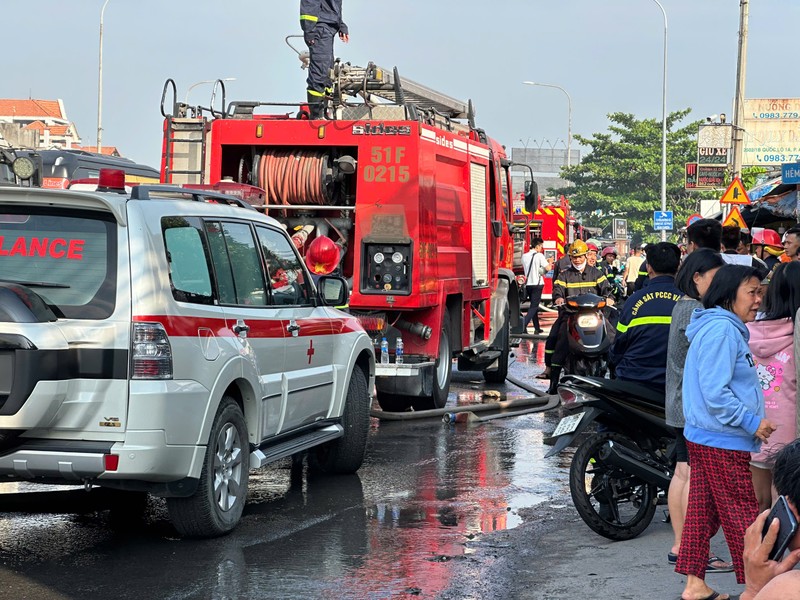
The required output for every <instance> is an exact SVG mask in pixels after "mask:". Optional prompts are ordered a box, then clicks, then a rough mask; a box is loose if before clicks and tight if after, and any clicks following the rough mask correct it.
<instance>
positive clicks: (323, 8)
mask: <svg viewBox="0 0 800 600" xmlns="http://www.w3.org/2000/svg"><path fill="white" fill-rule="evenodd" d="M300 27H302V29H303V39H304V40H305V42H306V45H307V46H308V51H309V64H308V79H306V83H308V89H307V90H306V93H307V97H308V108H309V117H310V118H311V119H321V118H322V117H323V116H324V115H325V96H326V95H327V94H330V93H332V92H333V80H332V79H331V69H332V68H333V38H334V37H335V36H336V34H337V33H338V34H339V39H340V40H342V41H343V42H344V43H345V44H346V43H347V42H348V41H350V34H349V32H348V29H347V25H345V24H344V21H342V0H300Z"/></svg>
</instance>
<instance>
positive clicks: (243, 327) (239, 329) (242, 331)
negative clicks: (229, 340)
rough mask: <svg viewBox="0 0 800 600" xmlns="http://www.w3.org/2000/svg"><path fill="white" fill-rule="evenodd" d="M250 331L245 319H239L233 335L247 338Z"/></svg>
mask: <svg viewBox="0 0 800 600" xmlns="http://www.w3.org/2000/svg"><path fill="white" fill-rule="evenodd" d="M249 331H250V325H248V324H247V323H245V322H244V319H237V320H236V325H234V326H233V333H235V334H236V335H238V336H239V337H240V338H246V337H247V333H248V332H249Z"/></svg>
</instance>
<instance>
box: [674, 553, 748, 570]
mask: <svg viewBox="0 0 800 600" xmlns="http://www.w3.org/2000/svg"><path fill="white" fill-rule="evenodd" d="M667 560H668V561H669V564H671V565H674V564H676V563H677V562H678V555H677V554H675V553H674V552H669V553H668V554H667ZM714 563H721V565H719V566H717V565H715V564H714ZM731 572H733V563H729V562H725V561H724V560H722V559H721V558H720V557H719V556H716V555H711V556H709V557H708V565H707V566H706V573H731Z"/></svg>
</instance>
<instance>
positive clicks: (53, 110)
mask: <svg viewBox="0 0 800 600" xmlns="http://www.w3.org/2000/svg"><path fill="white" fill-rule="evenodd" d="M0 115H2V116H8V117H13V116H20V117H51V118H56V119H64V118H65V117H64V115H63V114H61V105H60V103H59V101H58V100H11V99H0Z"/></svg>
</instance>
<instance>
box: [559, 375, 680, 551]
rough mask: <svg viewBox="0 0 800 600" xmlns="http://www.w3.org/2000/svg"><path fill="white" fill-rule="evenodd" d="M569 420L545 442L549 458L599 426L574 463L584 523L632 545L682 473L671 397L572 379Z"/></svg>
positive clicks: (566, 388) (566, 383) (562, 389)
mask: <svg viewBox="0 0 800 600" xmlns="http://www.w3.org/2000/svg"><path fill="white" fill-rule="evenodd" d="M558 395H559V397H560V398H561V405H562V406H563V407H564V408H565V409H566V410H567V411H568V412H570V413H572V414H570V415H568V416H566V417H564V418H563V419H561V422H560V423H559V424H558V426H557V427H556V429H555V431H553V433H552V435H551V436H550V438H549V439H547V440H545V443H553V447H552V448H551V449H550V450H549V451H548V452H547V454H546V455H545V457H550V456H554V455H556V454H559V453H560V452H562V451H563V450H564V449H565V448H566V447H568V446H570V445H571V444H572V443H573V442H574V441H575V439H576V438H577V437H578V436H579V435H581V434H582V433H583V432H585V431H586V430H587V429H588V428H589V427H590V426H591V425H592V424H593V423H597V424H598V425H599V427H598V428H597V430H596V432H594V433H591V434H589V436H588V437H587V438H586V440H585V441H583V443H582V444H581V445H580V446H579V447H578V449H577V450H576V451H575V454H574V455H573V457H572V463H571V464H570V470H569V488H570V494H571V495H572V501H573V502H574V504H575V508H576V509H577V511H578V514H579V515H580V516H581V519H583V521H584V522H585V523H586V524H587V525H588V526H589V527H590V528H591V529H592V530H593V531H595V532H596V533H598V534H600V535H602V536H604V537H606V538H608V539H611V540H629V539H632V538H634V537H636V536H637V535H639V534H640V533H641V532H642V531H644V530H645V529H646V528H647V527H648V525H650V522H651V521H652V520H653V515H654V514H655V512H656V506H657V505H659V504H666V494H667V490H668V488H669V482H670V480H671V479H672V475H673V473H674V471H675V430H674V429H673V428H672V427H670V426H669V425H667V423H666V417H665V412H664V395H663V394H661V393H659V392H657V391H655V390H653V389H652V388H649V387H647V386H643V385H640V384H636V383H632V382H629V381H620V380H616V379H603V378H599V377H583V376H578V375H570V376H567V377H565V378H564V379H563V380H562V381H561V384H560V385H559V387H558Z"/></svg>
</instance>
